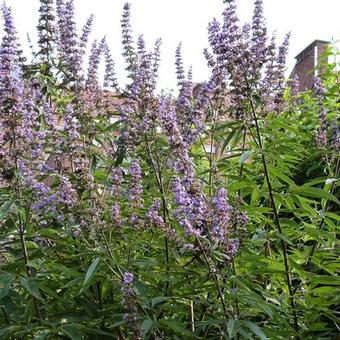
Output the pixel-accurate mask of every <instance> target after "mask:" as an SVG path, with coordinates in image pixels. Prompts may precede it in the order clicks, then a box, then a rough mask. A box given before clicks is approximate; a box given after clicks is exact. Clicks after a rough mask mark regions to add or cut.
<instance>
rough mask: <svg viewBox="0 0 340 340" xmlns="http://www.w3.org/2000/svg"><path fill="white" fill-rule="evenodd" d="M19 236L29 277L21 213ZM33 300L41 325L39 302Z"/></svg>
mask: <svg viewBox="0 0 340 340" xmlns="http://www.w3.org/2000/svg"><path fill="white" fill-rule="evenodd" d="M19 238H20V243H21V249H22V255H23V257H24V263H25V271H26V274H27V276H28V277H31V276H32V273H31V270H30V268H29V264H28V262H29V261H28V251H27V246H26V241H25V229H24V226H23V224H22V219H21V216H20V215H19ZM32 300H33V305H34V309H35V312H36V314H37V317H38V323H39V325H41V314H40V310H39V307H38V302H37V299H36V298H35V297H34V296H32Z"/></svg>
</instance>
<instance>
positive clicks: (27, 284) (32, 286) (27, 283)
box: [20, 277, 41, 299]
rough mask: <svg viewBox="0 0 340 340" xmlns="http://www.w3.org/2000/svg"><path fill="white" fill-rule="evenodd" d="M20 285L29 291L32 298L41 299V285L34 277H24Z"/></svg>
mask: <svg viewBox="0 0 340 340" xmlns="http://www.w3.org/2000/svg"><path fill="white" fill-rule="evenodd" d="M20 284H21V285H22V286H23V287H24V288H25V289H27V290H28V291H29V292H30V294H31V295H32V296H34V297H35V298H37V299H41V295H40V292H39V283H38V281H37V280H36V279H35V278H34V277H23V278H22V279H21V280H20Z"/></svg>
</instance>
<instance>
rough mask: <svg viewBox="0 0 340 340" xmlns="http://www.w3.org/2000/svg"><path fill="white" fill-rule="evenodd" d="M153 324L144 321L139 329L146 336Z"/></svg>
mask: <svg viewBox="0 0 340 340" xmlns="http://www.w3.org/2000/svg"><path fill="white" fill-rule="evenodd" d="M153 324H154V322H153V320H151V319H145V320H144V321H143V323H142V326H141V329H142V331H143V335H146V334H148V333H149V331H150V330H151V329H152V326H153Z"/></svg>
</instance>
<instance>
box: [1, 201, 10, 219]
mask: <svg viewBox="0 0 340 340" xmlns="http://www.w3.org/2000/svg"><path fill="white" fill-rule="evenodd" d="M12 204H13V201H7V202H5V203H4V204H3V205H2V206H1V207H0V221H1V220H4V219H5V217H6V216H7V214H8V213H9V212H10V210H11V207H12Z"/></svg>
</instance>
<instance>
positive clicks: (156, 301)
mask: <svg viewBox="0 0 340 340" xmlns="http://www.w3.org/2000/svg"><path fill="white" fill-rule="evenodd" d="M169 299H170V298H169V297H167V296H157V297H155V298H153V299H152V300H151V307H154V306H156V305H158V304H160V303H162V302H163V301H166V300H169Z"/></svg>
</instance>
